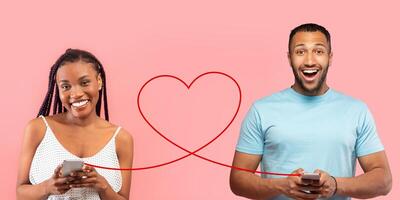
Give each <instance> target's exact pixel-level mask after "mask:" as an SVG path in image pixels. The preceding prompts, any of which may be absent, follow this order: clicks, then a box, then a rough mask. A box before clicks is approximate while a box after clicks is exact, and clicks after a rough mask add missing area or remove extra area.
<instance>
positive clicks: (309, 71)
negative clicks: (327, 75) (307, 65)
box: [303, 69, 318, 74]
mask: <svg viewBox="0 0 400 200" xmlns="http://www.w3.org/2000/svg"><path fill="white" fill-rule="evenodd" d="M317 71H318V70H316V69H306V70H304V71H303V72H304V73H310V74H311V73H315V72H317Z"/></svg>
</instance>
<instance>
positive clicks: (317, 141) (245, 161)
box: [230, 24, 392, 200]
mask: <svg viewBox="0 0 400 200" xmlns="http://www.w3.org/2000/svg"><path fill="white" fill-rule="evenodd" d="M332 55H333V54H332V51H331V41H330V34H329V32H328V31H327V30H326V29H325V28H324V27H322V26H320V25H317V24H303V25H300V26H298V27H296V28H295V29H293V30H292V32H291V33H290V37H289V52H288V53H287V56H288V59H289V62H290V65H291V67H292V70H293V74H294V78H295V82H294V84H293V85H292V86H291V88H288V89H285V90H283V91H281V92H278V93H275V94H273V95H271V96H269V97H265V98H262V99H260V100H258V101H256V102H255V103H254V104H253V105H252V107H251V108H250V110H249V112H248V113H247V116H246V118H245V119H244V121H243V123H242V127H241V132H240V137H239V141H238V144H237V147H236V153H235V156H234V160H233V165H234V166H236V167H240V168H246V169H251V170H256V169H257V167H258V165H259V164H260V165H261V170H262V171H267V172H277V173H296V174H303V173H304V172H315V173H318V174H319V175H320V179H319V180H318V181H314V182H309V181H305V180H304V179H302V178H301V176H287V177H282V176H275V175H274V176H273V175H265V174H263V175H262V177H260V176H258V175H256V174H254V173H251V172H247V171H240V170H235V169H232V171H231V175H230V185H231V190H232V191H233V193H235V194H236V195H240V196H244V197H247V198H252V199H274V200H276V199H279V200H282V199H318V198H329V199H350V197H355V198H372V197H376V196H379V195H386V194H388V193H389V191H390V190H391V185H392V178H391V173H390V169H389V165H388V161H387V158H386V155H385V152H384V148H383V145H382V144H381V142H380V139H379V137H378V135H377V132H376V128H375V123H374V120H373V118H372V115H371V113H370V112H369V110H368V108H367V106H366V105H365V104H364V103H363V102H361V101H359V100H356V99H353V98H351V97H349V96H346V95H344V94H341V93H339V92H337V91H335V90H333V89H331V88H329V86H328V85H327V83H326V75H327V73H328V68H329V65H330V64H331V61H332ZM356 159H358V162H359V163H360V165H361V167H362V169H363V170H364V174H362V175H359V176H356V177H355V165H356V164H355V163H356Z"/></svg>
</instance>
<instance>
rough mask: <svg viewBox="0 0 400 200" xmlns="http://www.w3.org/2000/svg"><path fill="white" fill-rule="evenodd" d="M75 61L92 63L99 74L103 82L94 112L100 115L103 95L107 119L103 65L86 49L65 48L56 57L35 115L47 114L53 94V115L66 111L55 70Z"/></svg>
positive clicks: (107, 118) (106, 117)
mask: <svg viewBox="0 0 400 200" xmlns="http://www.w3.org/2000/svg"><path fill="white" fill-rule="evenodd" d="M77 61H84V62H86V63H91V64H93V66H94V68H95V70H96V71H97V73H99V74H100V77H101V79H102V81H103V84H102V88H101V90H99V100H98V101H97V104H96V114H97V116H100V113H101V98H102V97H103V99H104V115H105V119H106V120H107V121H108V120H109V117H108V105H107V87H106V74H105V72H104V68H103V65H102V64H101V63H100V61H99V60H98V59H97V58H96V57H95V56H94V55H93V54H91V53H89V52H87V51H84V50H80V49H67V50H66V51H65V53H64V54H63V55H61V56H60V57H59V58H58V59H57V61H56V62H55V63H54V65H53V66H52V67H51V69H50V75H49V86H48V89H47V94H46V97H45V98H44V101H43V103H42V106H40V110H39V113H38V115H37V117H39V116H40V115H43V116H48V115H49V113H50V110H51V104H52V101H53V96H54V101H53V109H52V110H53V115H55V114H58V113H62V112H66V109H65V108H63V106H62V103H61V99H60V96H59V90H58V87H57V83H56V74H57V70H58V69H59V68H60V67H61V66H62V65H64V64H65V63H67V62H77ZM54 93H55V94H54Z"/></svg>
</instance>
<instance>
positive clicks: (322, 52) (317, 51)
mask: <svg viewBox="0 0 400 200" xmlns="http://www.w3.org/2000/svg"><path fill="white" fill-rule="evenodd" d="M315 53H317V54H319V55H321V54H324V53H325V51H324V50H316V51H315Z"/></svg>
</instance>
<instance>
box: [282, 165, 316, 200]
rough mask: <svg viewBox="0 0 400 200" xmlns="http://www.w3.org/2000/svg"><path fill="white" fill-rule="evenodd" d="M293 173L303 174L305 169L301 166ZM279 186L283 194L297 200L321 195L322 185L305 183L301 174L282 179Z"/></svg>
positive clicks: (305, 199) (309, 199) (308, 199)
mask: <svg viewBox="0 0 400 200" xmlns="http://www.w3.org/2000/svg"><path fill="white" fill-rule="evenodd" d="M292 173H294V174H303V173H304V170H303V169H301V168H300V169H297V170H295V171H293V172H292ZM278 188H279V190H280V191H281V193H282V194H283V195H285V196H287V197H290V198H292V199H296V200H311V199H318V198H320V197H321V195H320V194H319V192H320V190H321V186H319V185H317V184H316V185H309V184H308V183H304V182H302V180H301V177H299V176H289V177H287V178H286V179H282V181H281V182H280V184H279V186H278ZM306 191H309V192H306Z"/></svg>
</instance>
